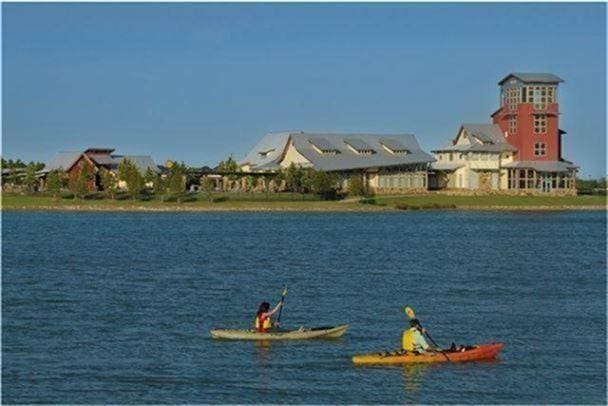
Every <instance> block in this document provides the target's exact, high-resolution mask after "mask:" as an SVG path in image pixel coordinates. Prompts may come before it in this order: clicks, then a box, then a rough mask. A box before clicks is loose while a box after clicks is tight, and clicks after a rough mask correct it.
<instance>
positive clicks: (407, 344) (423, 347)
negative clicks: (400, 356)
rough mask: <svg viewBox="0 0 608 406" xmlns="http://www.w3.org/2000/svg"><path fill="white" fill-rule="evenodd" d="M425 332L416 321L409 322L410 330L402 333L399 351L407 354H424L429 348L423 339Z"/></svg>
mask: <svg viewBox="0 0 608 406" xmlns="http://www.w3.org/2000/svg"><path fill="white" fill-rule="evenodd" d="M424 333H426V330H425V329H424V328H423V327H422V326H421V325H420V322H419V321H418V319H412V320H410V328H409V329H407V330H405V331H404V332H403V338H402V339H401V349H402V350H403V351H409V352H426V351H427V350H428V349H429V348H430V347H429V344H428V343H427V342H426V340H425V339H424Z"/></svg>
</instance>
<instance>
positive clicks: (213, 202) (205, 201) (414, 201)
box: [2, 193, 606, 211]
mask: <svg viewBox="0 0 608 406" xmlns="http://www.w3.org/2000/svg"><path fill="white" fill-rule="evenodd" d="M399 209H400V210H430V209H462V210H570V209H606V197H605V196H563V197H552V196H500V195H495V196H446V195H441V194H428V195H407V196H378V197H376V198H374V199H370V200H369V201H368V202H367V203H361V202H359V201H358V199H347V200H342V201H324V200H320V199H319V198H317V197H316V196H312V195H300V194H291V193H281V194H268V195H266V194H257V195H251V194H239V195H237V194H214V195H212V196H211V197H210V196H208V195H206V194H193V195H188V196H187V197H185V198H184V201H182V202H181V203H178V202H177V201H175V199H172V200H171V201H162V200H160V199H157V198H148V199H146V200H130V199H126V198H124V197H122V198H121V199H117V200H110V199H105V198H99V196H93V197H92V198H89V199H85V200H82V199H73V198H65V197H57V198H53V197H50V196H41V195H20V194H9V193H4V194H3V195H2V210H92V211H93V210H94V211H393V210H399Z"/></svg>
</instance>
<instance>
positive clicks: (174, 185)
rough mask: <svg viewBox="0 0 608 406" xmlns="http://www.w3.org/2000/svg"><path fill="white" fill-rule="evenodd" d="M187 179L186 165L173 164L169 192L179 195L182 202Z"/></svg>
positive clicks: (168, 180)
mask: <svg viewBox="0 0 608 406" xmlns="http://www.w3.org/2000/svg"><path fill="white" fill-rule="evenodd" d="M185 181H186V166H185V165H184V164H183V163H181V164H173V166H172V167H171V172H170V173H169V177H168V179H167V183H168V187H169V192H171V194H173V195H176V196H177V202H178V203H181V202H182V200H181V195H182V194H183V193H184V189H185Z"/></svg>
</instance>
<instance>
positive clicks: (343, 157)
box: [291, 133, 435, 171]
mask: <svg viewBox="0 0 608 406" xmlns="http://www.w3.org/2000/svg"><path fill="white" fill-rule="evenodd" d="M309 138H314V139H315V140H316V141H318V140H320V139H324V140H326V141H327V143H328V144H330V145H333V146H335V149H336V150H337V151H338V152H337V153H335V154H323V153H319V152H318V151H317V150H315V149H314V148H313V146H312V145H311V144H310V143H309V142H308V139H309ZM291 139H292V140H293V145H294V147H295V149H296V150H297V151H298V152H299V153H300V154H301V155H302V156H304V158H306V159H307V160H308V161H310V162H311V164H312V165H313V167H314V168H315V169H317V170H322V171H344V170H351V169H363V168H379V167H388V166H403V165H412V164H425V163H430V162H433V161H435V159H434V158H433V157H432V156H431V155H429V154H427V153H426V152H424V151H423V150H422V149H421V148H420V145H419V144H418V141H417V140H416V137H415V136H414V135H413V134H332V133H314V134H313V133H295V134H291ZM352 139H357V140H359V142H360V143H361V145H364V144H365V145H367V146H368V147H369V148H371V149H372V150H373V153H371V154H360V153H357V152H355V151H353V150H352V149H351V148H349V147H348V145H350V144H349V142H350V141H352ZM387 143H388V144H393V145H399V146H402V147H403V149H404V150H406V151H407V152H406V153H396V154H395V153H391V152H389V151H387V150H386V149H385V148H384V147H383V146H382V145H383V144H384V145H386V144H387Z"/></svg>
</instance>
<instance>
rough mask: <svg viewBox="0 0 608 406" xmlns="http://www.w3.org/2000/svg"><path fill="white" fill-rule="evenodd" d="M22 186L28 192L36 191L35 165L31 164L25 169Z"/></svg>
mask: <svg viewBox="0 0 608 406" xmlns="http://www.w3.org/2000/svg"><path fill="white" fill-rule="evenodd" d="M23 184H24V185H25V187H26V188H27V190H28V191H29V192H35V191H36V185H37V184H38V178H36V165H35V164H34V163H33V162H32V163H30V164H29V165H27V166H26V167H25V174H24V176H23Z"/></svg>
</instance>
